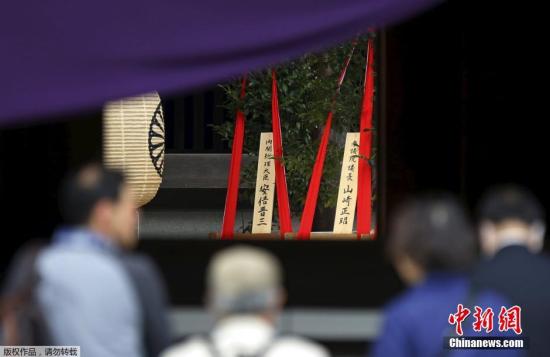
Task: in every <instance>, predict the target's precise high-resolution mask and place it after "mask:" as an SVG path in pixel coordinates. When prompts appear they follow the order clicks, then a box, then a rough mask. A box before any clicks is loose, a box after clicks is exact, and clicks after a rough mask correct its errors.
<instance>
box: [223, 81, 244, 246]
mask: <svg viewBox="0 0 550 357" xmlns="http://www.w3.org/2000/svg"><path fill="white" fill-rule="evenodd" d="M245 89H246V77H244V78H243V80H242V84H241V99H243V98H244V96H245ZM244 119H245V117H244V113H243V112H242V111H241V110H240V109H237V115H236V118H235V130H234V133H233V147H232V149H231V163H230V166H229V175H228V177H227V195H226V197H225V209H224V213H223V223H222V234H221V239H224V240H225V239H233V229H234V227H235V216H236V215H237V199H238V197H239V180H240V176H241V159H242V153H243V143H244Z"/></svg>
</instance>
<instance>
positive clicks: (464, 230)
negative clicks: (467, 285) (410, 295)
mask: <svg viewBox="0 0 550 357" xmlns="http://www.w3.org/2000/svg"><path fill="white" fill-rule="evenodd" d="M387 244H388V245H387V248H388V253H389V256H390V258H391V259H392V261H393V263H394V265H395V267H396V269H397V272H398V273H399V275H400V276H401V278H402V279H403V280H404V281H405V282H407V283H409V284H414V283H416V282H418V281H420V280H421V279H422V278H423V277H424V275H425V274H426V273H427V272H431V271H462V270H464V269H466V268H468V266H469V265H470V264H471V263H472V262H473V261H474V259H475V238H474V233H473V228H472V225H471V223H470V221H469V220H468V218H467V216H466V214H465V213H464V211H463V209H462V208H461V206H460V205H459V204H458V203H457V202H456V201H455V200H454V199H452V198H451V197H448V196H422V197H419V198H416V199H413V200H411V201H409V202H406V203H405V204H403V205H402V206H401V207H400V209H399V210H398V211H397V213H396V214H395V215H394V217H393V219H392V223H391V227H390V235H389V237H388V243H387Z"/></svg>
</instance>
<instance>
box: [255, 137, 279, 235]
mask: <svg viewBox="0 0 550 357" xmlns="http://www.w3.org/2000/svg"><path fill="white" fill-rule="evenodd" d="M274 192H275V163H274V159H273V133H261V135H260V150H259V153H258V172H257V174H256V194H255V195H254V216H253V218H252V233H271V221H272V219H273V194H274Z"/></svg>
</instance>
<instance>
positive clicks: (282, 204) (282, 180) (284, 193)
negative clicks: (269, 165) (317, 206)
mask: <svg viewBox="0 0 550 357" xmlns="http://www.w3.org/2000/svg"><path fill="white" fill-rule="evenodd" d="M271 124H272V127H273V129H272V130H273V155H274V156H275V160H273V161H274V162H275V190H276V191H277V208H278V212H279V231H280V233H281V239H284V235H285V233H290V232H292V220H291V218H290V204H289V201H288V189H287V186H286V173H285V165H284V162H283V137H282V134H281V116H280V115H279V96H278V94H277V75H276V74H275V70H271Z"/></svg>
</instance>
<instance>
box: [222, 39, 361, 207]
mask: <svg viewBox="0 0 550 357" xmlns="http://www.w3.org/2000/svg"><path fill="white" fill-rule="evenodd" d="M351 48H352V44H351V43H348V44H345V45H342V46H339V47H336V48H333V49H331V50H329V51H327V52H324V53H320V54H308V55H306V56H303V57H302V58H299V59H297V60H295V61H292V62H289V63H287V64H285V65H282V66H280V67H277V68H276V71H277V81H278V87H279V88H278V89H279V107H280V115H281V126H282V135H283V151H284V163H285V167H286V173H287V182H288V189H289V196H290V204H291V209H292V212H293V214H300V213H301V211H302V208H303V205H304V200H305V196H306V193H307V189H308V185H309V179H310V176H311V172H312V170H313V164H314V161H315V156H316V154H317V149H318V147H319V141H320V137H321V134H322V130H323V127H324V124H325V121H326V118H327V114H328V112H329V110H330V106H331V101H332V98H333V97H334V95H335V93H336V83H337V80H338V76H339V74H340V71H341V69H342V66H343V65H344V61H345V58H346V56H347V55H348V54H349V52H350V50H351ZM365 48H366V38H362V39H360V40H359V42H358V44H357V47H356V49H355V53H354V55H353V57H352V61H351V63H350V66H349V69H348V72H347V75H346V78H345V80H344V84H343V86H342V89H341V92H340V95H339V97H338V98H337V100H336V103H335V110H334V118H333V126H332V135H331V138H330V143H329V147H328V151H327V158H326V161H325V165H324V170H323V180H322V182H321V189H320V191H319V199H318V203H319V205H320V206H321V205H322V207H325V208H328V207H335V206H336V199H337V195H338V184H339V179H340V169H341V162H342V155H343V146H344V141H345V134H346V133H347V132H352V131H358V130H359V115H360V110H361V100H362V96H363V80H364V75H365V73H364V71H365ZM223 88H224V90H225V92H226V94H227V103H226V108H227V109H228V110H230V112H233V113H234V112H235V111H236V109H237V108H239V107H240V108H242V110H243V111H244V113H245V115H246V124H245V130H246V133H245V144H244V150H243V151H244V153H246V154H249V155H251V156H252V157H254V158H255V159H256V158H257V153H258V146H259V140H260V133H261V132H270V131H271V71H270V70H265V71H261V72H255V73H252V74H250V75H249V77H248V86H247V89H246V97H245V99H244V101H241V100H240V98H239V94H240V82H239V81H235V82H233V83H230V84H228V85H225V86H223ZM214 129H215V131H216V132H217V133H218V134H219V135H221V137H222V138H224V139H225V140H227V141H229V142H231V140H232V137H233V123H229V122H227V123H224V124H222V125H217V126H215V127H214ZM252 161H253V162H252V163H251V164H249V165H248V166H246V167H244V168H243V174H242V180H243V181H244V182H247V183H249V184H250V185H251V186H252V187H254V186H255V182H256V165H257V162H256V161H255V160H252ZM249 194H251V196H252V197H251V198H252V199H253V195H254V192H250V193H249Z"/></svg>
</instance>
